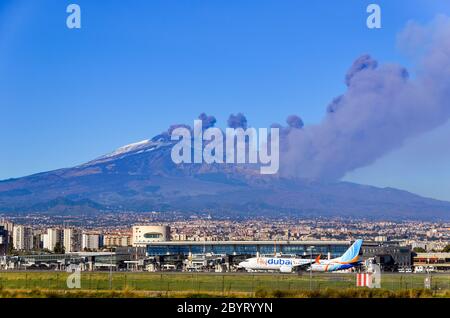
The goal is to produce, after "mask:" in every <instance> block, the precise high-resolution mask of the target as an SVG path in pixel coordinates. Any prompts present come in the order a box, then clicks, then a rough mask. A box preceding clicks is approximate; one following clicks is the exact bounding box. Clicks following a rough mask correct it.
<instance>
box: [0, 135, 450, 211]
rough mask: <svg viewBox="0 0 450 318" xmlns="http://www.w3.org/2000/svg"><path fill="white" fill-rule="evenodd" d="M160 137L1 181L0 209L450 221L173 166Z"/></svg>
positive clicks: (354, 193)
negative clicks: (70, 166) (91, 158)
mask: <svg viewBox="0 0 450 318" xmlns="http://www.w3.org/2000/svg"><path fill="white" fill-rule="evenodd" d="M173 144H174V142H173V141H171V140H170V139H169V137H168V135H167V134H161V135H158V136H156V137H154V138H152V139H150V140H145V141H142V142H139V143H135V144H130V145H126V146H124V147H121V148H118V149H117V150H115V151H113V152H112V153H110V154H106V155H104V156H100V157H98V158H96V159H94V160H92V161H89V162H86V163H84V164H81V165H78V166H75V167H72V168H63V169H58V170H53V171H48V172H42V173H38V174H34V175H30V176H26V177H22V178H16V179H8V180H3V181H0V210H1V211H7V212H19V211H30V212H31V211H32V212H52V213H64V214H76V213H79V212H80V211H84V212H90V211H130V212H133V211H136V212H140V211H162V212H170V211H176V212H184V213H197V212H208V213H212V214H216V215H227V214H229V215H236V216H239V215H255V216H257V215H264V216H276V215H280V214H286V215H295V216H352V217H372V218H400V219H449V215H450V202H446V201H439V200H435V199H430V198H423V197H420V196H418V195H415V194H412V193H409V192H407V191H404V190H398V189H394V188H378V187H373V186H367V185H360V184H355V183H351V182H341V181H313V180H299V179H288V178H282V177H280V176H267V175H266V176H263V175H260V174H259V170H257V169H255V167H253V166H251V165H231V164H211V165H207V164H180V165H176V164H174V163H173V162H172V160H171V157H170V152H171V146H172V145H173Z"/></svg>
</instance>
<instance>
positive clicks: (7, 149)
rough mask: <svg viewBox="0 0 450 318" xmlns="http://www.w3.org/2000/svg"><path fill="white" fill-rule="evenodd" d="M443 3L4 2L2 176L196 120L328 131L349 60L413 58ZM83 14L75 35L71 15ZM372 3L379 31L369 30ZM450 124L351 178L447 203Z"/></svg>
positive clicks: (0, 6)
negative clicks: (402, 46)
mask: <svg viewBox="0 0 450 318" xmlns="http://www.w3.org/2000/svg"><path fill="white" fill-rule="evenodd" d="M445 2H446V1H440V0H415V1H412V0H409V1H406V0H405V1H401V0H389V1H376V0H372V1H362V0H352V1H347V0H346V1H343V0H341V1H333V2H332V1H328V0H322V1H299V0H292V1H285V0H282V1H277V0H270V1H269V0H254V1H250V0H239V1H238V0H226V1H225V0H221V1H219V0H217V1H213V0H211V1H188V0H186V1H181V0H178V1H167V0H164V1H163V0H161V1H156V0H151V1H148V0H135V1H129V2H127V4H126V6H125V5H124V2H123V1H119V0H109V1H101V0H72V1H63V0H10V1H8V0H2V1H1V2H0V109H1V116H0V149H2V155H1V156H0V179H6V178H11V177H20V176H24V175H28V174H32V173H37V172H42V171H47V170H53V169H57V168H62V167H69V166H73V165H76V164H80V163H83V162H85V161H88V160H91V159H93V158H95V157H98V156H100V155H102V154H105V153H107V152H110V151H112V150H114V149H115V148H117V147H120V146H122V145H124V144H128V143H132V142H136V141H139V140H143V139H147V138H151V137H152V136H154V135H155V134H157V133H159V132H161V131H163V130H165V129H166V128H167V127H168V126H169V125H170V124H173V123H188V124H190V123H192V121H193V119H194V118H195V117H196V116H197V115H198V114H199V113H200V112H206V113H208V114H212V115H215V116H216V117H217V119H218V125H219V126H224V125H225V122H226V119H227V117H228V115H229V114H230V113H236V112H243V113H244V114H245V115H246V116H247V118H248V120H249V123H250V124H251V125H253V126H256V127H266V126H269V125H270V124H271V123H273V122H284V120H285V118H286V117H287V116H288V115H290V114H298V115H300V116H301V117H302V118H303V120H304V121H305V123H306V124H313V123H317V122H319V121H320V119H321V118H322V116H323V115H324V111H325V108H326V105H327V104H328V103H329V101H330V100H331V99H332V98H333V97H335V96H337V95H339V94H340V93H342V92H343V91H344V90H345V86H344V83H343V78H344V74H345V72H346V70H347V69H348V67H349V66H350V65H351V63H352V61H353V60H354V59H355V58H356V57H358V56H359V55H361V54H363V53H370V54H371V55H372V56H374V57H375V58H376V59H378V60H379V61H380V62H399V63H401V64H404V65H406V66H409V65H410V62H409V61H408V60H407V59H406V58H405V56H404V55H402V54H401V52H399V51H398V49H397V47H396V36H397V33H398V32H399V31H400V30H401V29H402V28H403V26H404V25H405V23H406V22H407V21H408V20H410V19H413V20H416V21H419V22H427V21H429V20H431V19H432V18H433V17H434V16H435V15H436V14H438V13H446V14H450V5H449V4H445ZM70 3H77V4H79V5H80V6H81V9H82V29H81V30H69V29H67V27H66V25H65V22H66V17H67V13H66V12H65V11H66V6H67V5H68V4H70ZM370 3H378V4H379V5H380V6H381V8H382V21H383V28H382V29H381V30H369V29H367V28H366V26H365V21H366V18H367V13H366V7H367V5H368V4H370ZM449 133H450V125H447V126H445V127H441V128H439V129H438V130H436V131H433V132H431V133H429V134H427V135H424V136H421V137H420V138H417V139H416V140H410V141H409V142H408V143H407V144H406V145H405V147H403V148H402V149H399V150H397V151H395V152H394V153H391V154H389V155H388V156H386V157H384V158H382V159H380V160H378V161H377V162H376V163H375V164H374V165H372V166H370V167H365V168H362V169H359V170H357V171H355V172H353V173H351V174H350V175H349V176H347V178H346V179H347V180H350V181H356V182H360V183H365V184H373V185H378V186H392V187H398V188H402V189H406V190H411V191H413V192H416V193H419V194H422V195H425V196H429V197H435V198H441V199H447V200H450V191H447V190H446V189H449V188H450V169H449V166H448V162H450V150H445V151H443V149H450V147H442V143H444V144H445V145H448V146H450V141H448V138H447V136H448V135H449Z"/></svg>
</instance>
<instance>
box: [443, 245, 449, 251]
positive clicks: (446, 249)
mask: <svg viewBox="0 0 450 318" xmlns="http://www.w3.org/2000/svg"><path fill="white" fill-rule="evenodd" d="M442 252H444V253H450V244H448V245H447V246H446V247H444V249H443V250H442Z"/></svg>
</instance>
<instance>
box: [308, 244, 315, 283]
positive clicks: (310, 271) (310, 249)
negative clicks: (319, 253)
mask: <svg viewBox="0 0 450 318" xmlns="http://www.w3.org/2000/svg"><path fill="white" fill-rule="evenodd" d="M308 250H309V253H310V257H311V258H310V259H309V261H310V262H311V264H310V265H309V290H310V291H311V290H312V265H313V257H312V252H313V250H314V246H310V247H308Z"/></svg>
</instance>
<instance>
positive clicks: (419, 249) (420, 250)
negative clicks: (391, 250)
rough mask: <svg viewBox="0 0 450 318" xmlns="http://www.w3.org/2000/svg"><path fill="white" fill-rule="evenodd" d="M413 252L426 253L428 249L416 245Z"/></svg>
mask: <svg viewBox="0 0 450 318" xmlns="http://www.w3.org/2000/svg"><path fill="white" fill-rule="evenodd" d="M413 252H416V253H426V252H427V251H426V250H425V249H424V248H423V247H414V248H413Z"/></svg>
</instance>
